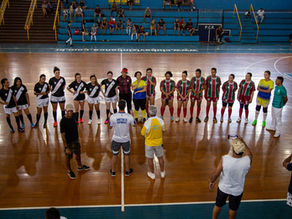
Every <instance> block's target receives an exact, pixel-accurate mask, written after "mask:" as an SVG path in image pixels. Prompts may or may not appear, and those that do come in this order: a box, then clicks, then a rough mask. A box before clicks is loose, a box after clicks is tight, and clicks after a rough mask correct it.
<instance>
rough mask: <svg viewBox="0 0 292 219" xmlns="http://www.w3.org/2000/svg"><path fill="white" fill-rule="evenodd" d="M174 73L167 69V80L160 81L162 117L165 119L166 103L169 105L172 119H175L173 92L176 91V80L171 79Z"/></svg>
mask: <svg viewBox="0 0 292 219" xmlns="http://www.w3.org/2000/svg"><path fill="white" fill-rule="evenodd" d="M171 77H172V73H171V72H170V71H167V72H166V73H165V80H163V81H161V83H160V91H161V108H160V113H161V118H162V119H163V115H164V111H165V107H166V105H168V107H169V112H170V120H171V121H173V120H174V118H173V94H174V91H175V82H174V80H171V79H170V78H171Z"/></svg>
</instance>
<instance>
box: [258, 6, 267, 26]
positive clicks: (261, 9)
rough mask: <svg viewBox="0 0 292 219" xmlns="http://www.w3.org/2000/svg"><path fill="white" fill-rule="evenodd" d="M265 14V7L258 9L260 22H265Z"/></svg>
mask: <svg viewBox="0 0 292 219" xmlns="http://www.w3.org/2000/svg"><path fill="white" fill-rule="evenodd" d="M264 14H265V11H264V9H263V8H260V10H258V11H257V18H258V23H260V24H261V23H263V20H264V17H265V16H264Z"/></svg>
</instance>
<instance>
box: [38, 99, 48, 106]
mask: <svg viewBox="0 0 292 219" xmlns="http://www.w3.org/2000/svg"><path fill="white" fill-rule="evenodd" d="M36 105H37V107H38V108H43V107H44V106H48V105H49V98H46V99H37V101H36Z"/></svg>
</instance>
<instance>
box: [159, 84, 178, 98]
mask: <svg viewBox="0 0 292 219" xmlns="http://www.w3.org/2000/svg"><path fill="white" fill-rule="evenodd" d="M160 87H162V90H163V91H164V92H166V93H169V92H170V91H172V90H173V89H174V88H175V82H174V80H163V81H161V82H160ZM161 96H163V97H164V96H165V95H164V94H163V93H161ZM169 96H173V93H172V94H170V95H169Z"/></svg>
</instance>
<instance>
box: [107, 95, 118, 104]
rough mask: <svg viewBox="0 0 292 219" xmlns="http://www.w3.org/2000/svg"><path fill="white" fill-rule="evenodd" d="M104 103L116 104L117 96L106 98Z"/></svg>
mask: <svg viewBox="0 0 292 219" xmlns="http://www.w3.org/2000/svg"><path fill="white" fill-rule="evenodd" d="M105 102H106V103H116V102H118V98H117V96H113V97H106V98H105Z"/></svg>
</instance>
